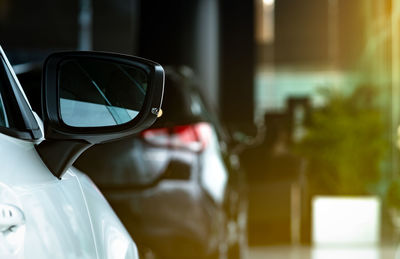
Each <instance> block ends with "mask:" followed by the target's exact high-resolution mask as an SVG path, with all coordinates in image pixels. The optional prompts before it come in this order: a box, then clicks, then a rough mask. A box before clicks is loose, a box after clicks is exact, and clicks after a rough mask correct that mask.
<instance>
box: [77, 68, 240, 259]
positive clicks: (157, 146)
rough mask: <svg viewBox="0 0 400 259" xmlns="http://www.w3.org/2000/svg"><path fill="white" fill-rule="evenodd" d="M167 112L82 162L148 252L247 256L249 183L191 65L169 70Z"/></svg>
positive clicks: (94, 149) (99, 147)
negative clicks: (247, 192) (205, 100)
mask: <svg viewBox="0 0 400 259" xmlns="http://www.w3.org/2000/svg"><path fill="white" fill-rule="evenodd" d="M164 94H165V95H164V101H163V106H162V109H163V113H164V114H163V116H162V117H161V118H160V119H159V120H157V122H156V123H155V124H154V125H153V126H152V127H151V128H150V129H148V130H145V131H143V132H141V133H140V134H138V135H136V136H134V137H131V138H129V139H124V140H121V141H119V142H113V143H106V144H101V145H96V146H94V147H92V148H91V149H90V150H88V151H87V152H85V154H84V155H83V156H81V157H80V158H79V160H78V161H77V163H76V164H75V165H76V166H77V167H78V168H79V169H80V170H82V171H83V172H85V173H86V174H88V175H89V176H90V177H91V178H92V179H93V180H94V181H95V183H96V184H97V185H98V186H99V188H100V190H101V191H102V192H103V194H104V195H105V197H106V198H107V199H108V201H109V202H110V204H111V206H112V207H113V208H114V210H115V211H116V213H117V214H118V216H119V217H120V219H121V220H122V222H123V223H124V225H125V226H126V227H127V229H128V231H129V232H130V233H131V235H132V237H133V238H134V240H135V241H136V242H137V244H138V246H139V250H140V251H141V253H142V255H143V257H144V258H146V257H149V258H154V257H155V258H159V257H160V258H174V259H175V258H225V256H226V255H227V256H228V258H244V256H245V253H246V247H247V236H246V217H247V211H246V201H245V197H244V190H245V182H244V179H243V174H242V172H241V171H240V168H239V165H238V162H237V161H238V160H237V159H236V157H235V155H234V154H232V153H230V152H229V148H228V145H229V141H230V140H229V137H228V135H227V134H226V133H225V132H224V130H223V128H222V127H221V126H220V124H219V123H218V121H217V120H216V119H215V116H214V115H213V114H212V113H210V112H209V111H208V110H207V109H206V107H205V104H204V102H203V100H202V97H201V95H200V93H199V91H198V90H197V89H196V87H195V80H194V77H193V75H192V72H191V70H190V69H188V68H181V69H172V68H167V69H166V87H165V93H164Z"/></svg>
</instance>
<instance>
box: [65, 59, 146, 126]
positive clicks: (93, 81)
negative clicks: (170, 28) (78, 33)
mask: <svg viewBox="0 0 400 259" xmlns="http://www.w3.org/2000/svg"><path fill="white" fill-rule="evenodd" d="M147 74H148V73H146V72H145V71H144V70H142V69H141V68H138V67H135V66H132V65H127V64H122V63H118V62H115V61H109V60H102V59H96V58H82V57H79V58H74V59H68V60H66V61H64V62H62V63H61V65H60V67H59V74H58V75H59V77H58V84H59V98H60V103H59V105H60V113H61V118H62V120H63V122H64V123H65V124H66V125H69V126H73V127H104V126H114V125H120V124H124V123H127V122H129V121H131V120H133V119H134V118H135V117H136V116H137V115H138V114H139V111H140V110H141V108H142V106H143V103H144V100H145V96H146V91H147V85H148V76H147Z"/></svg>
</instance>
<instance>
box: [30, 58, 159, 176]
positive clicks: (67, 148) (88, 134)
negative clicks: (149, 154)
mask: <svg viewBox="0 0 400 259" xmlns="http://www.w3.org/2000/svg"><path fill="white" fill-rule="evenodd" d="M87 61H90V62H89V64H96V62H97V63H106V64H107V65H109V66H108V67H106V68H103V70H102V71H98V72H97V71H96V70H95V69H94V70H93V69H92V71H91V72H92V76H93V75H94V76H96V75H101V74H104V73H107V72H110V71H108V70H110V69H109V67H111V66H113V67H115V69H114V70H115V71H119V70H121V67H129V68H132V69H135V70H137V71H140V72H141V74H143V75H145V78H146V79H147V81H146V83H145V86H144V89H145V94H143V96H142V97H141V98H142V99H143V100H141V101H142V102H141V103H140V108H139V109H138V110H137V111H135V112H134V114H135V116H132V119H131V120H127V121H124V122H123V123H115V125H111V124H110V125H109V124H105V125H96V126H93V127H92V126H91V125H83V126H80V125H78V126H76V125H72V126H71V125H70V124H68V123H66V122H65V120H63V116H62V111H61V105H60V103H61V101H60V100H61V97H62V96H61V92H62V91H61V90H62V89H61V90H60V85H61V84H62V80H61V79H60V74H62V73H64V72H63V70H65V69H64V67H65V66H64V67H63V64H65V63H66V62H69V63H74V64H75V63H76V64H78V66H79V69H81V70H82V71H84V69H83V68H82V67H81V66H80V65H79V64H80V63H83V64H87V63H88V62H87ZM85 62H86V63H85ZM78 66H77V67H78ZM79 69H78V70H79ZM89 69H90V68H89ZM96 69H97V67H96ZM115 71H112V73H110V74H112V76H113V78H115V77H118V78H119V77H121V76H120V75H118V73H116V72H115ZM84 72H85V71H84ZM123 72H124V73H125V74H127V73H126V71H123ZM64 74H66V73H64ZM70 74H71V73H70ZM82 74H84V76H83V77H85V76H87V78H86V79H85V80H86V81H87V82H89V83H88V84H90V85H91V84H92V83H93V89H94V90H92V92H91V94H89V92H87V93H86V92H82V91H81V92H80V94H76V95H75V97H73V98H72V99H74V100H72V101H71V100H68V101H69V102H70V103H71V102H72V105H69V106H68V107H72V106H74V103H73V102H75V103H80V104H82V103H85V104H87V107H89V108H90V107H93V106H95V107H100V106H101V107H102V109H103V110H106V109H108V111H110V109H118V111H120V112H121V108H120V107H121V105H120V103H118V102H117V101H116V102H115V103H116V104H115V107H114V106H113V105H112V104H111V103H110V102H109V100H108V99H107V98H106V97H105V94H104V93H106V91H110V90H107V89H104V88H102V87H101V85H107V84H108V85H110V84H111V86H108V89H112V91H114V92H115V93H116V94H119V96H123V95H124V93H122V94H121V91H120V90H117V89H116V88H115V89H113V87H114V85H113V84H112V83H110V80H109V79H107V84H106V82H104V81H106V80H105V79H104V76H103V77H101V76H98V77H97V76H96V77H97V78H96V79H93V78H92V77H90V76H89V75H87V73H86V72H85V73H82ZM64 77H65V76H64ZM81 77H82V76H81ZM128 78H129V80H131V79H132V78H131V76H129V75H128ZM129 80H128V81H129ZM132 80H133V81H135V80H134V79H132ZM70 81H71V80H70ZM72 81H73V82H72V84H74V85H77V86H76V88H77V89H78V88H81V87H82V86H80V85H79V82H76V81H77V80H76V78H74V79H73V80H72ZM95 81H96V82H95ZM113 82H114V81H113ZM135 84H137V83H136V81H135ZM99 85H100V86H99ZM132 85H133V84H132ZM91 86H92V85H91ZM115 87H118V84H117V85H116V86H115ZM163 89H164V70H163V68H162V67H161V65H159V64H157V63H155V62H153V61H150V60H146V59H142V58H139V57H133V56H126V55H121V54H115V53H105V52H89V51H72V52H59V53H54V54H52V55H50V56H49V57H48V58H47V59H46V61H45V63H44V68H43V75H42V109H43V111H42V114H43V123H44V135H45V140H44V141H42V142H41V143H40V144H39V145H37V146H36V149H37V151H38V153H39V155H40V156H41V157H42V159H43V161H44V162H45V164H46V165H47V167H48V168H49V169H50V170H51V171H52V173H53V174H54V175H55V176H56V177H58V178H61V177H62V175H63V174H64V173H65V171H66V170H67V169H68V168H69V167H70V166H71V165H72V164H73V162H74V161H75V160H76V159H77V158H78V157H79V155H80V154H81V153H82V152H84V151H85V150H86V149H87V148H89V147H90V146H92V145H94V144H98V143H103V142H108V141H112V140H117V139H120V138H123V137H126V136H129V135H132V134H135V133H138V132H140V131H142V130H144V129H146V128H147V127H149V126H150V125H151V124H152V123H154V121H155V120H156V119H157V115H158V114H159V112H160V110H161V103H162V97H163ZM93 91H94V93H95V94H100V95H99V96H102V97H104V98H103V99H104V100H105V101H104V103H105V104H102V105H100V104H98V103H99V101H97V102H98V103H95V104H93V103H89V102H81V101H80V100H82V99H88V98H91V96H89V95H93ZM118 91H119V92H118ZM82 93H83V94H82ZM67 94H68V93H67ZM86 94H87V95H88V96H82V95H86ZM64 95H65V94H64ZM125 95H126V94H125ZM120 98H122V97H120ZM77 99H79V100H77ZM97 99H99V98H97ZM100 99H101V98H100ZM114 99H115V98H114ZM125 99H127V98H125ZM128 101H129V99H128ZM124 103H125V105H127V104H126V103H127V101H126V100H125V101H124ZM118 105H120V107H117V108H116V106H118ZM81 106H82V105H81ZM136 106H137V105H136ZM87 107H86V108H87ZM103 107H104V108H103ZM96 109H97V108H96ZM96 109H94V112H92V113H91V114H96V113H98V111H99V110H98V109H97V110H96ZM84 110H85V109H84ZM86 110H87V109H86ZM92 110H93V109H92ZM127 111H129V112H130V114H131V113H132V111H131V110H127ZM123 112H125V113H127V112H126V111H125V110H123ZM110 113H112V111H110ZM70 114H72V115H70V116H77V118H79V117H78V116H80V114H79V113H77V112H71V113H70ZM81 116H82V115H81ZM64 118H65V117H64Z"/></svg>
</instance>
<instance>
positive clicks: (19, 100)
mask: <svg viewBox="0 0 400 259" xmlns="http://www.w3.org/2000/svg"><path fill="white" fill-rule="evenodd" d="M0 132H1V133H3V134H6V135H9V136H12V137H16V138H20V139H25V140H33V139H40V138H41V137H42V132H41V130H40V128H39V125H38V123H37V121H36V119H35V117H34V115H33V113H32V110H31V108H30V106H29V104H28V103H27V100H26V98H25V95H24V93H23V92H22V89H21V88H20V86H19V83H18V81H17V80H16V78H15V77H14V75H13V72H12V70H11V67H10V66H9V64H8V61H7V59H6V56H5V54H4V52H3V50H2V49H1V47H0Z"/></svg>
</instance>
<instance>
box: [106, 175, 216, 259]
mask: <svg viewBox="0 0 400 259" xmlns="http://www.w3.org/2000/svg"><path fill="white" fill-rule="evenodd" d="M105 195H106V197H107V199H108V200H109V202H110V204H111V206H112V207H113V208H114V210H115V211H116V213H117V214H118V215H119V217H120V219H121V220H122V221H123V223H124V225H125V226H126V228H127V229H128V231H129V232H130V233H131V235H132V237H133V239H134V240H135V241H136V242H137V243H138V245H139V246H140V245H143V246H145V247H148V248H150V249H151V250H153V251H154V252H155V253H156V254H160V255H162V256H163V257H166V258H193V255H198V256H199V257H204V256H205V255H207V254H210V253H212V252H214V251H215V250H216V249H217V247H218V243H219V241H220V240H219V239H220V237H219V236H218V235H221V231H219V230H220V228H221V227H222V226H223V221H222V220H220V219H222V217H221V214H222V212H221V209H219V208H218V206H217V205H216V204H215V203H214V202H213V201H212V200H211V199H210V198H209V197H208V196H207V195H205V192H204V191H203V190H202V189H201V188H200V186H199V185H198V184H196V183H195V182H191V181H164V182H162V183H160V184H159V185H157V186H156V187H154V188H151V189H147V190H144V191H140V192H135V191H125V192H113V193H111V192H109V193H107V192H105Z"/></svg>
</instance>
